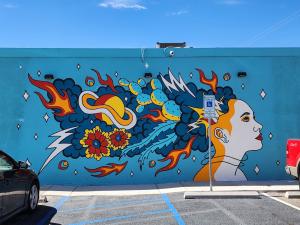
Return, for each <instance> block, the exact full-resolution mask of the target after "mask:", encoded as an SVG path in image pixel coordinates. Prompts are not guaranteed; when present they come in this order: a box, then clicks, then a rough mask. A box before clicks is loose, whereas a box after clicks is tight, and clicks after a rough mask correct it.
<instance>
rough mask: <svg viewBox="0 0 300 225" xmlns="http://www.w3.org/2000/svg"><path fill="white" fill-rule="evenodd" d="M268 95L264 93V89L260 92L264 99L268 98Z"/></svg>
mask: <svg viewBox="0 0 300 225" xmlns="http://www.w3.org/2000/svg"><path fill="white" fill-rule="evenodd" d="M266 95H267V93H266V92H265V91H264V89H262V90H261V92H260V96H261V98H262V99H264V98H265V97H266Z"/></svg>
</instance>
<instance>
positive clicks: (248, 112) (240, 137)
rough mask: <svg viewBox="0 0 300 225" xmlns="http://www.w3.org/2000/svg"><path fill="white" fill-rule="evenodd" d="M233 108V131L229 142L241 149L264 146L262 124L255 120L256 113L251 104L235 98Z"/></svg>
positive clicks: (231, 121)
mask: <svg viewBox="0 0 300 225" xmlns="http://www.w3.org/2000/svg"><path fill="white" fill-rule="evenodd" d="M232 106H233V107H234V108H233V109H230V108H229V111H230V110H234V113H233V115H232V117H231V119H230V123H231V127H232V130H231V133H230V134H229V138H228V140H229V142H230V143H231V146H232V145H233V144H234V145H237V146H238V147H239V148H240V150H245V151H248V150H258V149H260V148H261V147H262V134H261V132H260V131H261V129H262V125H261V124H259V123H258V122H257V121H256V120H255V116H254V113H253V111H252V109H251V108H250V106H249V105H248V104H247V103H246V102H244V101H242V100H235V102H234V104H232Z"/></svg>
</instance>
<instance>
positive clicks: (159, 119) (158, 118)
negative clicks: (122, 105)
mask: <svg viewBox="0 0 300 225" xmlns="http://www.w3.org/2000/svg"><path fill="white" fill-rule="evenodd" d="M150 112H156V113H157V114H158V115H157V116H154V115H152V114H146V115H145V116H143V118H147V119H150V120H152V122H163V123H164V122H166V121H167V120H168V119H167V118H166V117H164V116H163V114H162V112H161V110H159V109H152V110H150Z"/></svg>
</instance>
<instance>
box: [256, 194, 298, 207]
mask: <svg viewBox="0 0 300 225" xmlns="http://www.w3.org/2000/svg"><path fill="white" fill-rule="evenodd" d="M262 195H264V196H266V197H268V198H271V199H273V200H275V201H277V202H281V203H282V204H285V205H287V206H290V207H292V208H294V209H297V210H299V211H300V208H299V207H297V206H294V205H292V204H290V203H287V202H285V201H283V200H280V199H278V198H275V197H273V196H271V195H269V194H267V193H262Z"/></svg>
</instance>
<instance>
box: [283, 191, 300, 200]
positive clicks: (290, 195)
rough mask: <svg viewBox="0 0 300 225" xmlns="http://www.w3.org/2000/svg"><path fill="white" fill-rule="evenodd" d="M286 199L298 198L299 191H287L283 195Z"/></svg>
mask: <svg viewBox="0 0 300 225" xmlns="http://www.w3.org/2000/svg"><path fill="white" fill-rule="evenodd" d="M285 197H286V198H300V191H287V192H286V193H285Z"/></svg>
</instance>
